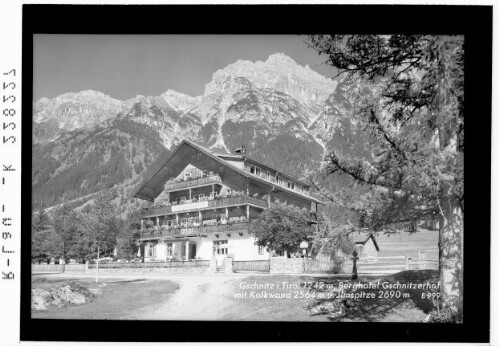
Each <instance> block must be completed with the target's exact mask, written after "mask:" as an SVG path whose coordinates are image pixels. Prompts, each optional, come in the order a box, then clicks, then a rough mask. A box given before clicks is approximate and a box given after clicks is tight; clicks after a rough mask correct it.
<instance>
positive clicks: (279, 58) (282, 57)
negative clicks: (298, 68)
mask: <svg viewBox="0 0 499 346" xmlns="http://www.w3.org/2000/svg"><path fill="white" fill-rule="evenodd" d="M266 62H267V63H288V64H296V65H297V63H296V61H294V60H293V59H292V58H291V57H289V56H288V55H286V54H284V53H274V54H271V55H269V57H268V58H267V61H266Z"/></svg>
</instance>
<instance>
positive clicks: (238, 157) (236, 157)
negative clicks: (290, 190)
mask: <svg viewBox="0 0 499 346" xmlns="http://www.w3.org/2000/svg"><path fill="white" fill-rule="evenodd" d="M217 156H218V157H220V158H222V159H226V160H231V161H247V162H249V163H252V164H253V165H255V166H259V167H261V168H263V169H265V170H267V171H270V172H273V173H274V174H275V173H277V175H278V176H280V177H283V178H286V179H288V180H291V181H293V182H295V183H297V184H300V185H303V186H305V187H310V186H312V185H310V184H309V183H306V182H303V181H301V180H299V179H296V178H295V177H292V176H290V175H288V174H286V173H283V172H280V171H278V170H277V169H275V168H272V167H270V166H269V165H264V164H263V163H261V162H258V161H256V160H254V159H252V158H251V157H249V156H246V157H244V156H242V155H238V154H217Z"/></svg>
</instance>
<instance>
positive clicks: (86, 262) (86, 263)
mask: <svg viewBox="0 0 499 346" xmlns="http://www.w3.org/2000/svg"><path fill="white" fill-rule="evenodd" d="M86 273H88V261H85V274H86Z"/></svg>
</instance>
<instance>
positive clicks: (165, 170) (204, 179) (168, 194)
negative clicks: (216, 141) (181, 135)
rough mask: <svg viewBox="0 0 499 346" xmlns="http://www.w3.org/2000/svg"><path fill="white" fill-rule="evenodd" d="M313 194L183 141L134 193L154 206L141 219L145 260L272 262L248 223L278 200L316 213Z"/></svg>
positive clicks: (258, 167)
mask: <svg viewBox="0 0 499 346" xmlns="http://www.w3.org/2000/svg"><path fill="white" fill-rule="evenodd" d="M309 190H310V186H309V185H308V184H306V183H303V182H300V181H299V180H297V179H295V178H292V177H290V176H288V175H285V174H283V173H280V172H278V171H276V170H274V169H272V168H270V167H267V166H265V165H263V164H260V163H258V162H256V161H254V160H251V159H249V158H247V157H246V156H245V155H215V154H213V153H211V152H209V151H208V150H206V149H204V148H202V147H200V146H197V145H195V144H194V143H192V142H190V141H187V140H184V141H182V142H181V143H180V144H179V145H178V146H177V147H176V148H175V149H174V150H173V152H172V153H171V155H170V156H169V157H168V158H167V159H166V160H165V161H164V162H162V163H161V165H160V166H159V168H158V169H157V170H156V172H154V174H152V176H151V177H150V178H148V179H146V180H145V181H144V182H143V183H142V184H141V185H140V186H139V187H138V188H137V190H136V191H135V193H134V197H136V198H140V199H144V200H147V201H149V202H150V203H151V205H150V206H149V207H148V208H145V209H144V210H143V213H142V226H143V227H142V236H141V241H142V242H143V244H145V246H144V255H145V257H146V258H151V259H158V260H162V259H165V260H168V259H173V258H178V259H187V260H190V259H193V258H202V259H208V258H210V257H212V256H213V255H217V254H218V255H228V254H229V253H230V249H232V251H233V252H234V253H233V255H234V257H235V258H236V259H239V260H253V259H261V258H263V257H265V256H267V257H268V253H266V251H262V249H258V247H257V246H255V245H254V242H255V239H253V238H252V237H251V236H250V235H249V234H248V231H247V230H248V223H249V222H251V220H254V219H256V218H257V217H258V215H259V214H260V213H261V212H262V210H264V209H265V208H268V207H269V205H270V204H271V203H272V202H274V201H276V200H279V201H282V202H286V203H289V204H292V205H295V206H298V207H300V208H306V209H308V210H314V211H317V205H318V204H322V203H321V202H320V201H319V200H317V199H315V198H313V197H312V196H310V194H309V193H310V192H309ZM236 248H237V251H236ZM262 256H263V257H262Z"/></svg>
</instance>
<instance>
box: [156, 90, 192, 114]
mask: <svg viewBox="0 0 499 346" xmlns="http://www.w3.org/2000/svg"><path fill="white" fill-rule="evenodd" d="M161 97H162V98H163V99H164V100H165V101H166V102H168V104H169V105H170V106H171V107H173V108H175V109H176V110H180V111H187V110H189V109H192V108H194V107H196V106H197V105H198V104H199V102H200V101H201V97H200V96H196V97H192V96H190V95H187V94H183V93H179V92H178V91H175V90H171V89H168V90H167V91H165V92H164V93H162V94H161Z"/></svg>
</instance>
